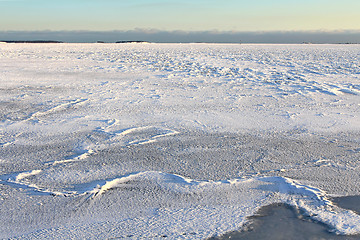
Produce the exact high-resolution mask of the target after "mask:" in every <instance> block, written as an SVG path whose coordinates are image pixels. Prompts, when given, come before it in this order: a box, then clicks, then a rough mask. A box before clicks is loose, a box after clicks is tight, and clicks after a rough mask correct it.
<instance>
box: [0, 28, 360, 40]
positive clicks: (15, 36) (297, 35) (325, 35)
mask: <svg viewBox="0 0 360 240" xmlns="http://www.w3.org/2000/svg"><path fill="white" fill-rule="evenodd" d="M0 40H3V41H4V40H5V41H6V40H57V41H64V42H96V41H105V42H116V41H121V40H122V41H149V42H170V43H172V42H183V43H187V42H207V43H303V42H312V43H360V31H355V30H354V31H350V30H347V31H344V30H339V31H270V32H234V31H216V30H214V31H180V30H179V31H161V30H157V29H135V30H130V31H0Z"/></svg>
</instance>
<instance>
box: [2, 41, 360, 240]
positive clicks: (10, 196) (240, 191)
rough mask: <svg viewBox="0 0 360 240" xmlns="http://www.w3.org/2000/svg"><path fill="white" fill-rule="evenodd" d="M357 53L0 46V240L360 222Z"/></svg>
mask: <svg viewBox="0 0 360 240" xmlns="http://www.w3.org/2000/svg"><path fill="white" fill-rule="evenodd" d="M359 52H360V47H359V46H358V45H226V44H219V45H216V44H45V45H44V44H1V45H0V201H1V205H0V221H1V222H2V224H1V226H0V237H1V238H15V237H19V238H25V239H31V238H43V239H45V238H47V239H54V238H55V239H56V238H68V239H69V238H73V239H84V238H86V239H99V238H102V239H103V238H105V239H110V238H133V239H142V238H150V239H151V238H155V239H157V238H161V237H164V236H166V237H168V238H170V239H204V238H207V237H211V236H219V235H221V234H223V233H226V232H229V231H233V230H237V229H241V228H242V227H243V226H244V224H247V223H248V222H249V219H248V217H250V216H253V215H254V214H255V213H256V211H257V210H258V209H259V208H260V207H262V206H266V205H269V204H272V203H279V202H280V203H286V204H290V205H292V206H294V207H296V208H300V209H302V210H303V211H304V212H305V213H306V214H307V215H309V216H310V217H311V218H312V219H315V220H318V221H320V222H323V223H325V224H326V225H328V226H329V228H330V229H332V230H334V231H335V232H337V233H338V234H358V233H360V229H359V226H360V219H359V215H357V214H356V213H355V212H352V211H351V210H346V209H341V208H339V207H338V206H336V205H335V204H333V203H332V200H331V197H332V196H349V195H359V194H360V186H359V184H358V182H359V180H360V171H359V169H360V162H359V158H360V145H359V144H360V140H359V139H360V138H359V130H360V125H359V122H360V64H359V62H360V61H359V60H360V59H359V58H360V55H359Z"/></svg>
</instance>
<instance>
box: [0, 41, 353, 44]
mask: <svg viewBox="0 0 360 240" xmlns="http://www.w3.org/2000/svg"><path fill="white" fill-rule="evenodd" d="M0 43H102V44H113V43H120V44H121V43H178V44H186V43H198V44H278V45H281V44H305V45H306V44H307V45H312V44H315V45H317V44H333V45H357V44H360V43H352V42H339V43H311V42H303V43H270V42H269V43H267V42H263V43H258V42H238V43H236V42H233V43H231V42H229V43H225V42H149V41H139V40H134V41H128V40H125V41H124V40H121V41H115V42H105V41H95V42H64V41H56V40H0Z"/></svg>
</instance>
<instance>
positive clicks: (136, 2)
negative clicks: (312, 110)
mask: <svg viewBox="0 0 360 240" xmlns="http://www.w3.org/2000/svg"><path fill="white" fill-rule="evenodd" d="M359 10H360V1H359V0H341V1H340V0H181V1H179V0H0V39H1V33H3V35H4V33H5V32H9V31H16V32H39V31H42V32H49V31H63V32H69V31H73V32H74V31H90V32H106V31H121V32H126V31H142V32H144V34H149V33H151V32H152V33H154V32H174V31H182V32H207V33H208V32H214V33H215V34H217V33H218V32H228V33H229V32H233V33H239V32H284V31H287V32H294V31H296V32H311V31H312V32H314V31H320V32H334V31H336V32H339V31H360V24H359V23H360V14H359Z"/></svg>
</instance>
